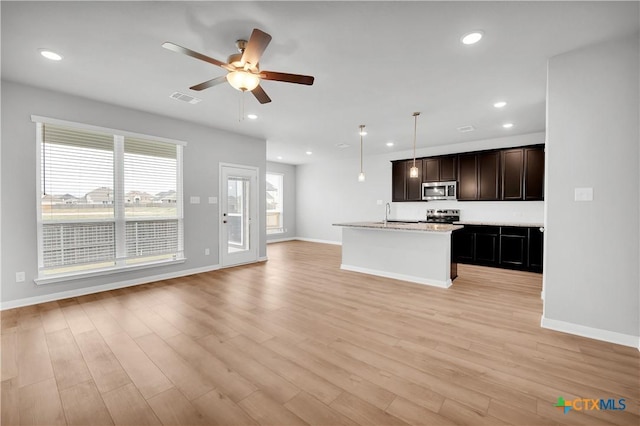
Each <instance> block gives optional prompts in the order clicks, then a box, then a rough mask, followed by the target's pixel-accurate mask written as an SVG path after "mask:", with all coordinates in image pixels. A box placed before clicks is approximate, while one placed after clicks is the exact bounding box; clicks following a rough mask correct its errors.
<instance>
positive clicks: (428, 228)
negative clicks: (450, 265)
mask: <svg viewBox="0 0 640 426" xmlns="http://www.w3.org/2000/svg"><path fill="white" fill-rule="evenodd" d="M333 226H346V227H351V228H368V229H381V230H393V231H421V232H451V231H455V230H457V229H462V228H463V226H461V225H449V224H440V223H417V222H387V223H384V222H349V223H334V224H333Z"/></svg>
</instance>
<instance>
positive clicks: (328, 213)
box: [296, 133, 545, 243]
mask: <svg viewBox="0 0 640 426" xmlns="http://www.w3.org/2000/svg"><path fill="white" fill-rule="evenodd" d="M544 136H545V135H544V133H531V134H526V135H517V136H510V137H504V138H499V139H490V140H482V141H475V142H466V143H461V144H456V145H449V146H436V147H431V148H425V149H420V150H417V151H416V155H417V156H418V157H426V156H432V155H441V154H450V153H458V152H468V151H475V150H482V149H491V148H506V147H512V146H523V145H533V144H541V143H544ZM365 150H366V145H365ZM412 155H413V152H412V151H403V152H393V153H389V154H385V155H376V156H368V157H367V156H365V158H364V172H365V175H366V180H365V182H358V179H357V178H358V173H359V171H360V160H359V158H351V159H345V160H337V161H330V162H320V163H312V164H305V165H299V166H298V167H297V176H298V185H297V195H296V197H297V206H298V209H297V213H298V215H297V222H296V225H297V230H298V234H297V235H298V237H299V238H303V239H310V240H319V241H327V242H335V243H339V242H340V241H341V235H342V233H341V232H342V231H341V228H340V227H335V226H331V224H332V223H338V222H357V221H369V220H373V221H378V220H382V219H383V218H384V207H385V206H384V204H385V203H387V202H390V201H391V160H397V159H406V158H411V157H412ZM378 200H380V201H381V202H382V205H378V203H377V202H378ZM543 206H544V202H542V201H521V202H515V201H512V202H506V201H500V202H486V201H485V202H479V201H430V202H415V203H413V202H403V203H391V217H393V218H399V219H418V218H424V216H425V214H426V210H427V209H433V208H456V209H460V211H461V219H462V220H470V221H483V220H484V221H501V222H508V223H542V222H543V215H544V213H543V212H544V207H543Z"/></svg>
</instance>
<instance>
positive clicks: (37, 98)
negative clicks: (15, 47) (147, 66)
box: [1, 81, 266, 307]
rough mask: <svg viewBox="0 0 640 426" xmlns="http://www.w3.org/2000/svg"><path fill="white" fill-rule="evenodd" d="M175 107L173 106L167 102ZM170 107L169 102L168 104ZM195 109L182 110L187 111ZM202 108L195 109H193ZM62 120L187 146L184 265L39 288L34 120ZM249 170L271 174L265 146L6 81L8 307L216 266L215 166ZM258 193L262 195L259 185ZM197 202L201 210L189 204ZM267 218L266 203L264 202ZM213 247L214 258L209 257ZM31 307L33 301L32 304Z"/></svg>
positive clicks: (5, 255)
mask: <svg viewBox="0 0 640 426" xmlns="http://www.w3.org/2000/svg"><path fill="white" fill-rule="evenodd" d="M168 102H170V100H169V101H168ZM171 102H172V101H171ZM190 107H192V106H187V105H185V108H190ZM196 108H197V106H196ZM32 114H34V115H40V116H45V117H52V118H58V119H62V120H68V121H75V122H80V123H86V124H92V125H96V126H102V127H108V128H113V129H120V130H127V131H131V132H137V133H142V134H147V135H151V136H161V137H166V138H172V139H179V140H184V141H186V142H187V143H188V145H187V146H186V147H185V149H184V194H185V197H184V199H185V204H184V230H185V256H186V257H187V261H186V262H185V263H184V264H180V265H171V266H168V265H167V266H162V267H157V268H151V269H143V270H138V271H132V272H121V273H117V274H113V275H109V276H103V277H96V278H91V279H84V280H77V281H73V282H71V281H68V282H63V283H58V284H47V285H41V286H37V285H35V284H34V283H33V279H34V278H36V277H37V273H38V270H37V269H38V259H37V253H38V251H37V241H36V200H37V197H36V192H37V188H38V184H37V183H36V152H35V150H36V126H35V124H34V123H32V122H31V118H30V117H31V115H32ZM220 162H225V163H236V164H246V165H250V166H254V167H259V169H260V174H261V175H262V174H264V172H265V170H266V142H265V141H263V140H259V139H253V138H249V137H245V136H240V135H236V134H232V133H228V132H224V131H221V130H217V129H213V128H209V127H205V126H202V125H198V124H193V123H187V122H184V121H180V120H176V119H172V118H168V117H162V116H159V115H154V114H149V113H145V112H141V111H136V110H131V109H125V108H121V107H118V106H115V105H109V104H104V103H100V102H96V101H92V100H88V99H84V98H79V97H75V96H70V95H66V94H62V93H57V92H52V91H48V90H43V89H38V88H35V87H30V86H24V85H21V84H17V83H13V82H7V81H2V170H1V178H2V181H1V182H2V190H1V194H2V236H1V239H2V247H3V248H4V250H2V258H1V265H2V270H1V279H2V286H1V290H2V294H1V301H2V305H3V306H4V307H6V306H13V305H15V304H17V303H21V302H18V301H25V300H27V299H29V298H31V299H29V300H30V301H32V302H33V301H37V300H36V299H38V298H40V300H44V299H46V297H47V295H50V294H53V293H61V292H73V291H78V290H81V289H83V288H88V287H94V286H108V285H111V284H113V283H118V282H137V281H140V280H148V279H149V277H155V276H162V275H181V274H184V273H186V272H187V271H194V270H202V269H207V268H212V267H215V266H216V265H218V264H219V260H218V236H219V229H218V227H219V220H218V205H217V204H208V203H207V200H208V197H210V196H219V194H218V190H219V186H218V182H219V176H218V164H219V163H220ZM259 191H260V193H262V194H264V193H265V184H264V179H261V183H260V188H259ZM191 196H199V197H200V200H201V204H189V198H190V197H191ZM260 200H261V201H260V206H259V208H260V212H261V213H260V215H261V217H264V212H265V197H260ZM260 226H261V229H260V242H259V244H260V246H259V256H261V257H264V256H266V238H265V223H264V220H262V221H261V223H260ZM205 248H209V249H210V250H211V254H210V255H209V256H205V255H204V249H205ZM18 271H24V272H26V278H27V280H26V282H24V283H16V282H15V273H16V272H18ZM27 301H28V300H27Z"/></svg>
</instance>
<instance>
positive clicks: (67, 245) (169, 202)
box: [38, 123, 183, 276]
mask: <svg viewBox="0 0 640 426" xmlns="http://www.w3.org/2000/svg"><path fill="white" fill-rule="evenodd" d="M38 129H39V132H38V135H39V138H38V143H39V145H40V157H39V158H40V165H39V166H40V167H39V170H40V203H39V221H38V227H39V229H38V237H39V238H38V248H39V270H40V275H41V276H51V275H65V274H75V273H82V272H87V271H94V270H104V269H118V268H121V267H125V266H127V265H131V264H145V263H155V262H161V261H166V260H174V259H181V258H183V237H182V235H183V232H182V227H183V225H182V185H181V171H182V164H181V162H182V146H181V145H179V144H174V143H168V142H165V141H158V140H154V139H152V138H148V139H146V138H142V137H132V136H123V135H119V134H115V133H111V132H104V133H103V132H99V131H94V130H87V129H86V128H82V126H79V127H77V128H76V127H74V126H69V125H60V124H57V123H38ZM105 130H107V131H108V129H105Z"/></svg>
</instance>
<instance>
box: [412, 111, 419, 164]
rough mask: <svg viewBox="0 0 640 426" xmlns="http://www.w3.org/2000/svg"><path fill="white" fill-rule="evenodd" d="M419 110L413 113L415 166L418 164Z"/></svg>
mask: <svg viewBox="0 0 640 426" xmlns="http://www.w3.org/2000/svg"><path fill="white" fill-rule="evenodd" d="M419 115H420V113H419V112H414V113H413V167H415V166H416V133H418V116H419Z"/></svg>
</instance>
